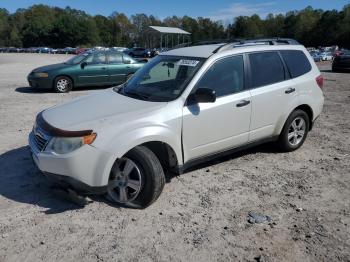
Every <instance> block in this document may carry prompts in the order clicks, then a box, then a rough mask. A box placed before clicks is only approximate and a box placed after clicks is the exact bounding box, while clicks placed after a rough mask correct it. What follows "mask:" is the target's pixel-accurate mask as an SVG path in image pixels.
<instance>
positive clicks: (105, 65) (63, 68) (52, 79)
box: [28, 51, 144, 93]
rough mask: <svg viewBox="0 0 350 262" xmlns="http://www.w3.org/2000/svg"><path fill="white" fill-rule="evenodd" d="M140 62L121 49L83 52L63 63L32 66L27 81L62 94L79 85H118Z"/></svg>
mask: <svg viewBox="0 0 350 262" xmlns="http://www.w3.org/2000/svg"><path fill="white" fill-rule="evenodd" d="M143 65H144V63H140V62H137V61H136V60H134V59H133V58H131V57H130V56H128V55H126V54H124V53H122V52H116V51H97V52H94V53H90V54H89V53H83V54H80V55H78V56H75V57H72V58H71V59H69V60H68V61H67V62H65V63H61V64H54V65H47V66H43V67H39V68H36V69H34V70H33V71H32V72H31V73H30V74H29V75H28V82H29V85H30V86H31V87H34V88H47V89H54V90H55V91H56V92H58V93H66V92H69V91H70V90H72V89H73V88H74V87H80V86H109V85H119V84H122V83H124V82H125V81H126V80H128V79H129V78H130V77H131V76H132V75H133V74H134V73H135V72H136V71H137V70H138V69H139V68H141V67H142V66H143Z"/></svg>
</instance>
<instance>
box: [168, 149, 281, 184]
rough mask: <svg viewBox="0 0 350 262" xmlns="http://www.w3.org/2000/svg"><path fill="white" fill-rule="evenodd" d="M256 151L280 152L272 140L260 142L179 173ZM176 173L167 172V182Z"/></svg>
mask: <svg viewBox="0 0 350 262" xmlns="http://www.w3.org/2000/svg"><path fill="white" fill-rule="evenodd" d="M257 153H266V154H279V153H281V150H280V149H279V148H278V146H277V145H276V143H274V142H269V143H265V144H261V145H258V146H254V147H250V148H247V149H243V150H238V151H237V152H234V153H228V154H227V155H225V156H218V157H215V158H214V159H212V160H209V161H205V162H203V163H200V164H196V165H194V166H192V167H190V168H188V169H186V170H185V171H184V172H183V174H181V175H186V174H187V173H189V172H192V171H195V170H198V169H202V168H209V167H211V166H214V165H218V164H221V163H224V162H228V161H230V160H233V159H236V158H240V157H243V156H246V155H254V154H257ZM176 176H177V175H176V174H174V173H172V174H169V175H168V176H167V182H170V181H171V179H172V178H174V177H176Z"/></svg>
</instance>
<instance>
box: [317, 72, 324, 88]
mask: <svg viewBox="0 0 350 262" xmlns="http://www.w3.org/2000/svg"><path fill="white" fill-rule="evenodd" d="M323 82H324V79H323V76H322V75H319V76H318V77H316V83H317V85H318V86H319V87H320V88H321V89H322V88H323Z"/></svg>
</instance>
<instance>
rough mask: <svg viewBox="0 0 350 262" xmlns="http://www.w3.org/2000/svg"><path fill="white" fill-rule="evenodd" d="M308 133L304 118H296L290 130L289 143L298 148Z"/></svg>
mask: <svg viewBox="0 0 350 262" xmlns="http://www.w3.org/2000/svg"><path fill="white" fill-rule="evenodd" d="M305 132H306V123H305V120H304V119H303V118H302V117H297V118H295V119H294V120H293V121H292V123H291V125H290V126H289V129H288V142H289V143H290V144H291V145H292V146H297V145H299V143H300V142H301V141H302V140H303V138H304V136H305Z"/></svg>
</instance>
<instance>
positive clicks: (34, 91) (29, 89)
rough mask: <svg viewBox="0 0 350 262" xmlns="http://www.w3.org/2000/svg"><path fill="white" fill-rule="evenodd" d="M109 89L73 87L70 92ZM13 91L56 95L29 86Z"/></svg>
mask: <svg viewBox="0 0 350 262" xmlns="http://www.w3.org/2000/svg"><path fill="white" fill-rule="evenodd" d="M110 87H111V86H97V87H96V86H93V87H88V86H86V87H75V88H74V89H73V90H72V91H70V92H75V91H94V90H103V89H107V88H110ZM15 91H16V92H18V93H23V94H45V93H53V94H55V93H56V92H55V91H54V90H53V89H40V88H34V87H30V86H21V87H17V88H16V89H15Z"/></svg>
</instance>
